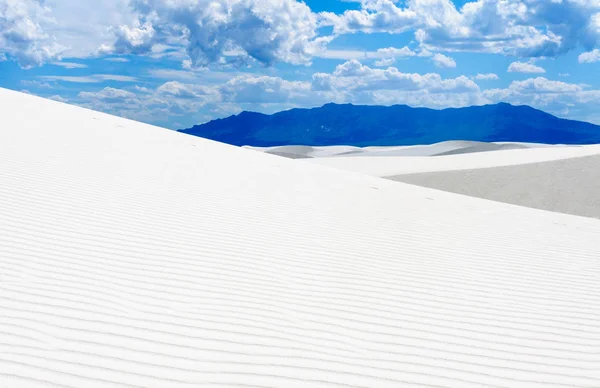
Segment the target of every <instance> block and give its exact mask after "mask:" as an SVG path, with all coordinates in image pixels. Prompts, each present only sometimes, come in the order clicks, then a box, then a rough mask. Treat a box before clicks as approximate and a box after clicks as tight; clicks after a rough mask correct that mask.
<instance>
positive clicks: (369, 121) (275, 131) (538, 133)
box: [181, 103, 600, 147]
mask: <svg viewBox="0 0 600 388" xmlns="http://www.w3.org/2000/svg"><path fill="white" fill-rule="evenodd" d="M181 132H184V133H187V134H190V135H195V136H200V137H204V138H207V139H212V140H216V141H220V142H223V143H229V144H233V145H238V146H241V145H251V146H258V147H269V146H278V145H309V146H326V145H339V144H343V145H352V146H389V145H414V144H432V143H437V142H440V141H446V140H472V141H486V142H491V141H510V142H533V143H549V144H593V143H600V126H597V125H593V124H590V123H585V122H581V121H573V120H565V119H560V118H558V117H555V116H552V115H550V114H548V113H545V112H542V111H540V110H537V109H534V108H531V107H529V106H514V105H510V104H506V103H500V104H495V105H484V106H472V107H467V108H457V109H443V110H434V109H427V108H411V107H409V106H406V105H394V106H360V105H352V104H343V105H338V104H327V105H324V106H322V107H320V108H312V109H291V110H287V111H283V112H279V113H275V114H273V115H265V114H262V113H255V112H242V113H240V114H239V115H234V116H230V117H227V118H224V119H219V120H213V121H211V122H208V123H206V124H202V125H196V126H194V127H192V128H189V129H184V130H181Z"/></svg>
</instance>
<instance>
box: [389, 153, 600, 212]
mask: <svg viewBox="0 0 600 388" xmlns="http://www.w3.org/2000/svg"><path fill="white" fill-rule="evenodd" d="M388 178H389V179H393V180H397V181H400V182H406V183H411V184H416V185H419V186H426V187H431V188H434V189H440V190H445V191H451V192H453V193H459V194H465V195H470V196H474V197H479V198H487V199H491V200H495V201H501V202H507V203H512V204H515V205H521V206H528V207H533V208H536V209H545V210H551V211H557V212H562V213H568V214H575V215H580V216H586V217H596V218H600V155H593V156H584V157H580V158H567V159H560V160H553V161H547V162H541V163H528V164H521V165H513V166H502V167H490V168H480V169H474V170H459V171H440V172H428V173H421V174H409V175H397V176H393V177H388Z"/></svg>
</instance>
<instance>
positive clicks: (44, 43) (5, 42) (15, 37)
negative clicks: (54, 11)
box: [0, 0, 64, 68]
mask: <svg viewBox="0 0 600 388" xmlns="http://www.w3.org/2000/svg"><path fill="white" fill-rule="evenodd" d="M51 23H53V20H52V18H51V15H50V10H49V9H48V8H47V7H45V6H44V2H43V1H42V0H0V60H2V59H7V58H12V59H15V60H16V61H17V62H18V63H19V64H20V65H21V67H23V68H31V67H34V66H38V65H41V64H42V63H44V62H46V61H49V60H52V59H54V58H57V57H59V55H60V53H61V52H62V51H63V50H64V47H62V46H61V45H59V44H58V43H56V42H55V40H54V38H53V37H52V36H50V35H49V34H48V33H47V32H46V30H45V29H44V27H43V25H44V24H46V25H47V24H51Z"/></svg>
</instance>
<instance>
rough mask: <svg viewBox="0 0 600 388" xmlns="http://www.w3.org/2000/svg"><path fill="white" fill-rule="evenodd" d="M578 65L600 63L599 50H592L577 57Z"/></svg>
mask: <svg viewBox="0 0 600 388" xmlns="http://www.w3.org/2000/svg"><path fill="white" fill-rule="evenodd" d="M578 59H579V63H593V62H599V61H600V50H598V49H594V50H592V51H589V52H587V53H583V54H581V55H579V58H578Z"/></svg>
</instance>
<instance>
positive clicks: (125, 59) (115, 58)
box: [104, 57, 129, 63]
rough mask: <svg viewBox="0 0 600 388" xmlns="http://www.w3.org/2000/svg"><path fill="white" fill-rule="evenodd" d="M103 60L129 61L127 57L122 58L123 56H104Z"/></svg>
mask: <svg viewBox="0 0 600 388" xmlns="http://www.w3.org/2000/svg"><path fill="white" fill-rule="evenodd" d="M104 60H105V61H109V62H122V63H125V62H129V59H127V58H123V57H111V58H104Z"/></svg>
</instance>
